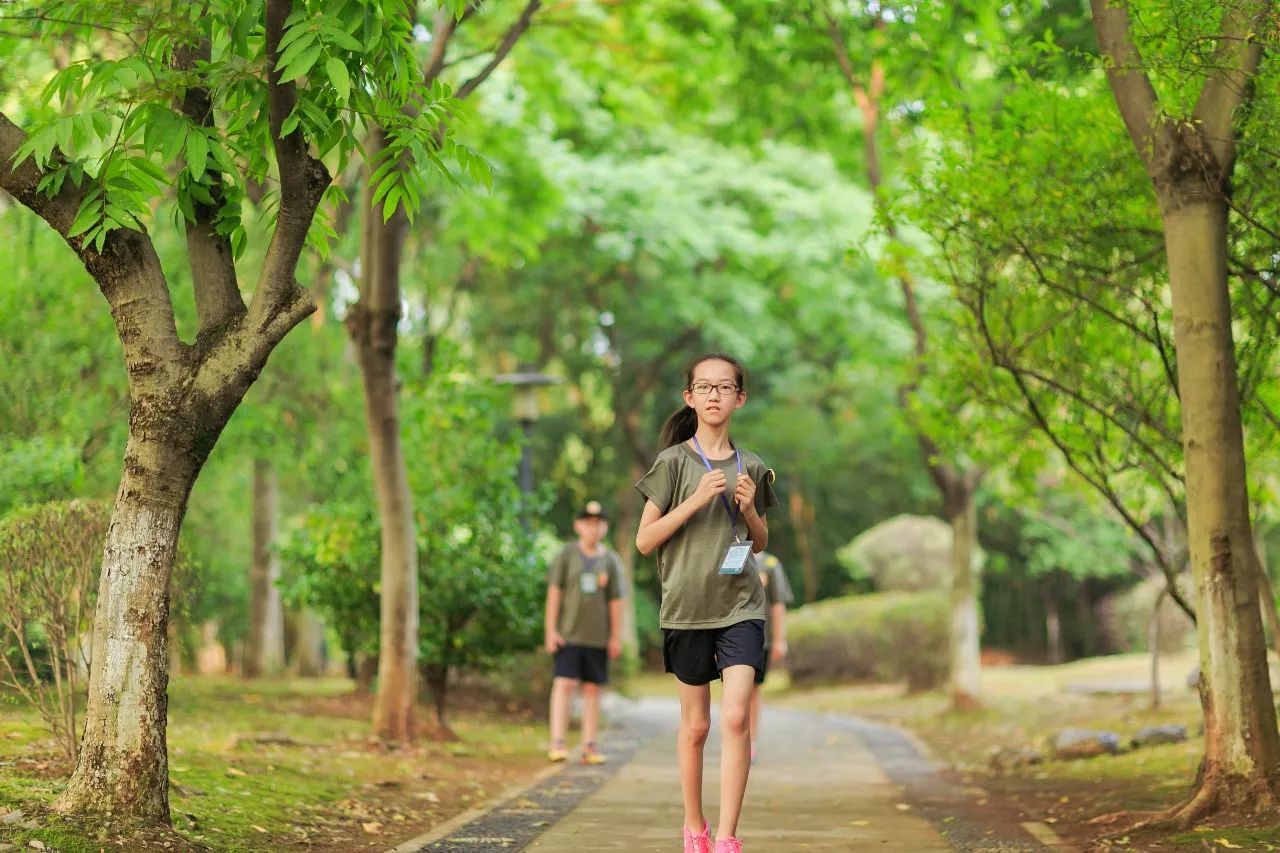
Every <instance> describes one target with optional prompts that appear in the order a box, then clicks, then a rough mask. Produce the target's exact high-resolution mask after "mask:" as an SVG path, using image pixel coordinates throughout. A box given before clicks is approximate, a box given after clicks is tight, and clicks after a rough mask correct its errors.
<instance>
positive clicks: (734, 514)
mask: <svg viewBox="0 0 1280 853" xmlns="http://www.w3.org/2000/svg"><path fill="white" fill-rule="evenodd" d="M693 446H694V447H696V448H697V449H698V455H699V456H701V457H702V464H703V465H706V466H707V470H708V471H714V470H715V466H713V465H712V464H711V460H710V459H708V458H707V454H705V453H703V452H702V444H701V443H700V442H699V441H698V437H697V436H696V435H695V436H694V437H693ZM733 456H734V458H735V459H737V460H738V473H739V474H741V473H742V454H741V453H740V452H739V451H738V448H736V447H735V448H734V449H733ZM720 503H722V504H724V511H725V512H727V513H728V514H729V526H730V527H732V528H733V538H734V539H735V540H737V539H738V507H737V505H736V504H735V505H733V506H730V505H729V499H728V498H726V497H725V496H724V492H721V493H720Z"/></svg>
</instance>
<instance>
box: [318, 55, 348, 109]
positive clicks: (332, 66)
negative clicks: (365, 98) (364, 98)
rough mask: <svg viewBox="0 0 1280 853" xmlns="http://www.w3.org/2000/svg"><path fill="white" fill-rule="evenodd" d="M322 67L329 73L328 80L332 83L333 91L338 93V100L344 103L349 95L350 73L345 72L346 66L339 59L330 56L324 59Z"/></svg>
mask: <svg viewBox="0 0 1280 853" xmlns="http://www.w3.org/2000/svg"><path fill="white" fill-rule="evenodd" d="M324 69H325V71H327V72H328V73H329V82H330V83H332V84H333V88H334V91H336V92H337V93H338V102H339V103H343V104H345V103H346V102H347V99H348V98H350V97H351V75H349V74H348V73H347V66H346V65H344V64H343V63H342V60H341V59H338V58H337V57H334V56H331V57H329V58H328V59H327V60H325V63H324Z"/></svg>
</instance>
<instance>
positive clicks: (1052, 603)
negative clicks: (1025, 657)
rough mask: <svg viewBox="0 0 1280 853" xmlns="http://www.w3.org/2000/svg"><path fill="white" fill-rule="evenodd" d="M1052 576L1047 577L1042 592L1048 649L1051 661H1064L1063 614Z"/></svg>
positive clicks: (1056, 662) (1055, 662) (1054, 662)
mask: <svg viewBox="0 0 1280 853" xmlns="http://www.w3.org/2000/svg"><path fill="white" fill-rule="evenodd" d="M1054 586H1055V585H1054V583H1053V579H1052V577H1048V578H1045V581H1044V586H1043V587H1042V592H1043V595H1044V614H1045V615H1044V627H1045V640H1046V649H1047V651H1048V657H1049V663H1051V664H1058V663H1062V661H1063V659H1064V658H1065V657H1066V656H1065V655H1064V654H1063V653H1062V614H1061V611H1060V610H1059V608H1058V597H1057V595H1056V592H1057V591H1056V590H1055V589H1054Z"/></svg>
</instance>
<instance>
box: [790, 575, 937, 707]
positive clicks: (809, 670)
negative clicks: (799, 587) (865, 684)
mask: <svg viewBox="0 0 1280 853" xmlns="http://www.w3.org/2000/svg"><path fill="white" fill-rule="evenodd" d="M948 618H949V617H948V610H947V598H946V595H945V594H943V593H940V592H877V593H872V594H870V595H857V596H850V597H848V598H835V599H828V600H827V601H822V602H819V603H818V604H810V605H808V606H806V607H802V608H800V609H799V610H796V611H795V612H794V613H792V614H791V615H790V616H789V617H788V622H787V626H788V627H787V639H788V645H789V646H790V653H789V657H788V669H789V670H790V672H791V680H792V683H793V684H797V685H804V684H813V683H817V682H824V681H884V682H897V681H905V682H906V683H907V686H908V688H909V689H911V690H928V689H930V688H933V687H937V686H939V685H941V684H942V683H943V682H944V681H945V679H946V676H947V667H948V661H949V639H948Z"/></svg>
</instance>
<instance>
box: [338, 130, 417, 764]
mask: <svg viewBox="0 0 1280 853" xmlns="http://www.w3.org/2000/svg"><path fill="white" fill-rule="evenodd" d="M370 137H371V138H370V142H369V146H370V149H371V150H370V157H371V158H372V157H376V154H375V152H376V151H379V150H381V149H383V148H384V147H385V144H386V142H385V135H384V134H383V132H382V131H381V130H380V129H375V130H374V132H373V133H372V134H371V135H370ZM373 189H374V188H373V186H372V185H370V186H368V187H366V190H365V203H364V212H365V221H364V229H363V234H362V240H363V246H362V248H361V264H362V278H363V280H362V281H361V284H360V301H359V302H358V303H356V304H355V305H354V306H352V308H351V311H350V313H349V315H348V318H347V326H348V329H349V330H350V331H351V334H352V337H353V339H354V340H355V343H356V346H357V349H358V352H359V358H360V373H361V376H362V378H363V380H364V381H363V383H362V384H363V386H364V403H365V407H364V409H365V420H366V423H367V425H368V430H369V457H370V462H371V464H372V466H373V482H374V488H375V491H376V492H377V499H378V517H379V520H380V521H381V525H382V583H381V601H382V609H381V631H380V634H379V637H380V643H381V645H380V647H379V659H378V697H377V701H376V703H375V705H374V711H373V729H374V733H375V734H376V735H377V736H378V737H380V738H383V739H384V740H397V741H407V740H410V739H412V737H413V708H414V699H415V696H416V687H415V681H416V675H417V665H416V662H417V658H418V549H417V539H416V535H415V532H414V517H413V498H412V496H411V495H410V493H409V477H408V471H407V469H406V467H405V459H404V450H403V448H402V446H401V442H400V401H399V380H398V378H397V376H396V365H395V358H396V343H397V330H396V326H397V323H398V322H399V320H400V260H401V254H402V251H403V247H404V235H405V229H406V224H407V223H406V220H405V216H404V212H403V210H401V209H399V208H397V210H396V212H395V214H394V215H393V216H392V218H391V219H390V220H389V221H387V222H384V221H383V219H382V205H381V204H375V203H374V202H373V198H372V195H373Z"/></svg>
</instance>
